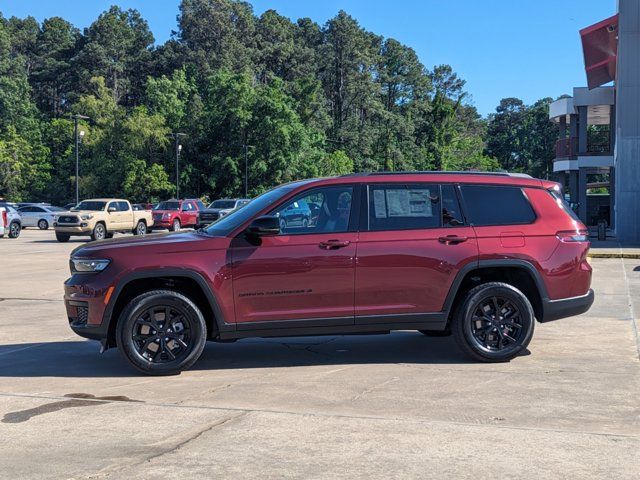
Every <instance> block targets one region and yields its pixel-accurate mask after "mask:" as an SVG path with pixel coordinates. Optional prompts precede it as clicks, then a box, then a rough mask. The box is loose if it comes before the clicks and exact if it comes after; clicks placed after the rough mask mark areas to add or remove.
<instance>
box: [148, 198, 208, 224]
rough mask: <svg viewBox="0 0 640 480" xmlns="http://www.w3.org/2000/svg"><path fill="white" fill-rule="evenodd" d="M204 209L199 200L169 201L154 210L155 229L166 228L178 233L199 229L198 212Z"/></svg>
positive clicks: (161, 203)
mask: <svg viewBox="0 0 640 480" xmlns="http://www.w3.org/2000/svg"><path fill="white" fill-rule="evenodd" d="M203 208H204V205H203V204H202V202H201V201H200V200H199V199H197V198H187V199H184V200H175V199H174V200H167V201H165V202H160V203H159V204H158V205H157V206H156V207H154V209H153V228H154V230H157V229H159V228H166V229H168V230H171V231H173V232H177V231H178V230H180V229H181V228H184V227H193V228H195V227H197V225H198V212H199V211H200V210H202V209H203Z"/></svg>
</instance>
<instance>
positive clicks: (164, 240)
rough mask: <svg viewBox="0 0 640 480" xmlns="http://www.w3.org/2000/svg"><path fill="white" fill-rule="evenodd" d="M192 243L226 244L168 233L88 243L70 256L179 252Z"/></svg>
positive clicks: (189, 234)
mask: <svg viewBox="0 0 640 480" xmlns="http://www.w3.org/2000/svg"><path fill="white" fill-rule="evenodd" d="M194 242H209V243H211V245H207V247H208V248H216V243H218V242H219V243H220V248H223V246H224V245H226V244H228V239H227V238H226V237H214V236H211V235H206V234H200V233H196V232H177V233H174V232H169V233H154V234H151V235H144V236H133V237H129V236H128V237H121V238H110V239H107V240H100V241H98V242H89V243H87V244H86V245H82V246H80V247H78V248H76V249H75V250H73V251H72V252H71V256H74V255H75V256H79V257H83V256H87V257H94V256H96V255H101V254H102V252H107V251H113V250H118V249H122V248H143V249H145V250H146V249H147V248H149V247H155V248H160V249H163V247H166V248H167V249H169V250H173V251H176V250H179V249H180V246H181V245H184V244H185V243H194Z"/></svg>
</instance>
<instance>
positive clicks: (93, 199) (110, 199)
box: [80, 198, 128, 203]
mask: <svg viewBox="0 0 640 480" xmlns="http://www.w3.org/2000/svg"><path fill="white" fill-rule="evenodd" d="M80 202H81V203H82V202H128V200H125V199H124V198H87V199H86V200H80Z"/></svg>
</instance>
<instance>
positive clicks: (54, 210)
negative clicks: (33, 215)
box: [47, 207, 65, 212]
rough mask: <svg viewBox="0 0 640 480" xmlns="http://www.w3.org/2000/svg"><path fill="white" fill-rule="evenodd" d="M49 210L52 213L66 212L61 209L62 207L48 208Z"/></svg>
mask: <svg viewBox="0 0 640 480" xmlns="http://www.w3.org/2000/svg"><path fill="white" fill-rule="evenodd" d="M47 209H48V210H49V211H50V212H64V211H65V209H64V208H60V207H47Z"/></svg>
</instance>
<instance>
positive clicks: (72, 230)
mask: <svg viewBox="0 0 640 480" xmlns="http://www.w3.org/2000/svg"><path fill="white" fill-rule="evenodd" d="M53 227H54V228H55V231H56V232H59V233H66V234H67V235H90V234H91V232H92V231H93V228H91V227H90V226H89V225H85V226H82V225H79V226H75V227H63V226H61V225H60V224H59V223H57V224H56V223H54V224H53Z"/></svg>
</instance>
